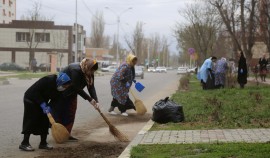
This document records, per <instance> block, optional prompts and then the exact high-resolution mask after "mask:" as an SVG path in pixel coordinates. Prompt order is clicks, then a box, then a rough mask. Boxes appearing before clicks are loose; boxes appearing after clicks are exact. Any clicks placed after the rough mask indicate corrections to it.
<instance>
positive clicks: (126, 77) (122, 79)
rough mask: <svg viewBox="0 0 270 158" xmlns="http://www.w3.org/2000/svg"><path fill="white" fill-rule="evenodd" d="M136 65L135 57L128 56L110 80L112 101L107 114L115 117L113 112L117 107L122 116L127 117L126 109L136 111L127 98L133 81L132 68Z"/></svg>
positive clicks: (133, 73) (133, 70)
mask: <svg viewBox="0 0 270 158" xmlns="http://www.w3.org/2000/svg"><path fill="white" fill-rule="evenodd" d="M136 64H137V57H136V56H134V55H133V54H129V55H128V57H127V60H126V63H123V64H122V65H120V67H119V68H118V69H117V70H116V72H115V73H114V74H113V76H112V78H111V81H110V83H111V93H112V96H113V100H112V103H111V107H110V109H109V113H110V114H112V115H117V113H116V112H114V108H115V107H118V109H119V111H120V112H121V115H122V116H128V114H127V113H126V110H127V109H134V110H136V108H135V106H134V104H133V102H132V101H131V100H130V98H129V95H128V93H129V89H130V87H131V85H132V81H133V80H134V79H135V69H134V66H135V65H136Z"/></svg>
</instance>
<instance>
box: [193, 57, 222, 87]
mask: <svg viewBox="0 0 270 158" xmlns="http://www.w3.org/2000/svg"><path fill="white" fill-rule="evenodd" d="M216 60H217V58H216V57H214V56H213V57H210V58H208V59H206V60H205V61H204V63H203V65H202V67H201V68H200V71H199V72H198V74H197V78H198V79H199V80H200V81H201V84H202V88H203V89H204V90H206V89H212V88H213V87H212V84H211V86H210V84H207V81H208V83H209V82H211V83H212V82H213V83H214V81H213V79H214V75H213V73H214V72H213V62H216Z"/></svg>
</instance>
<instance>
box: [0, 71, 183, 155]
mask: <svg viewBox="0 0 270 158" xmlns="http://www.w3.org/2000/svg"><path fill="white" fill-rule="evenodd" d="M110 78H111V74H105V75H104V76H98V77H96V78H95V87H96V91H97V95H98V98H99V102H100V104H101V110H102V111H104V112H105V111H107V109H108V108H109V106H110V103H111V100H112V96H111V92H110V83H109V81H110ZM179 78H180V76H179V75H176V71H169V72H168V73H160V74H159V73H145V79H143V80H142V79H139V78H138V79H137V81H139V82H141V83H143V85H145V87H146V88H145V90H144V91H143V92H142V93H136V94H137V95H138V97H139V98H140V99H141V100H143V101H145V102H146V103H150V104H152V103H153V102H155V101H158V100H157V99H162V98H165V97H166V96H169V95H170V94H171V91H170V92H169V90H168V88H169V89H170V90H171V89H172V88H173V89H174V88H175V89H176V88H177V86H178V80H179ZM36 80H37V79H32V80H19V79H15V78H14V79H10V80H9V81H10V83H11V84H10V85H2V86H0V106H1V108H0V142H1V144H0V157H34V156H35V153H38V152H35V153H27V152H22V151H20V150H19V149H18V146H19V144H20V143H21V141H22V135H21V129H22V118H23V111H24V109H23V101H22V100H23V94H24V92H25V91H26V90H27V88H28V87H29V86H31V85H32V84H33V83H34V82H35V81H36ZM167 90H168V93H167ZM151 106H152V105H148V107H147V108H148V110H150V109H151ZM97 117H100V116H99V114H98V113H97V112H96V111H95V110H94V108H92V107H91V105H90V104H89V103H88V102H87V101H85V100H83V99H82V98H80V97H79V102H78V108H77V115H76V120H75V125H74V127H73V129H75V130H76V129H78V128H80V127H81V126H83V125H84V124H85V123H87V122H88V121H89V120H94V119H96V118H97ZM39 141H40V138H39V137H37V136H31V138H30V143H31V145H32V146H33V147H34V148H37V147H38V144H39ZM48 141H49V143H50V142H52V138H51V136H49V137H48Z"/></svg>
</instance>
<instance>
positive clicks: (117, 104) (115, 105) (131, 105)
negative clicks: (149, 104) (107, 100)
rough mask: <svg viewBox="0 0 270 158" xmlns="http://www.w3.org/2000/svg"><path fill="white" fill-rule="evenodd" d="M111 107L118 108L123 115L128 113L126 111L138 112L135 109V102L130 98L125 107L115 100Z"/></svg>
mask: <svg viewBox="0 0 270 158" xmlns="http://www.w3.org/2000/svg"><path fill="white" fill-rule="evenodd" d="M111 106H112V107H118V109H119V111H120V112H121V113H123V112H126V110H128V109H134V110H136V108H135V106H134V104H133V102H132V101H131V100H130V98H128V99H127V102H126V104H125V105H123V104H120V103H119V102H118V101H117V100H116V99H114V98H113V100H112V103H111Z"/></svg>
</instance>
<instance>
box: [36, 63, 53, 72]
mask: <svg viewBox="0 0 270 158" xmlns="http://www.w3.org/2000/svg"><path fill="white" fill-rule="evenodd" d="M38 70H40V71H42V72H46V71H51V64H49V63H41V64H40V65H39V67H38Z"/></svg>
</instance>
